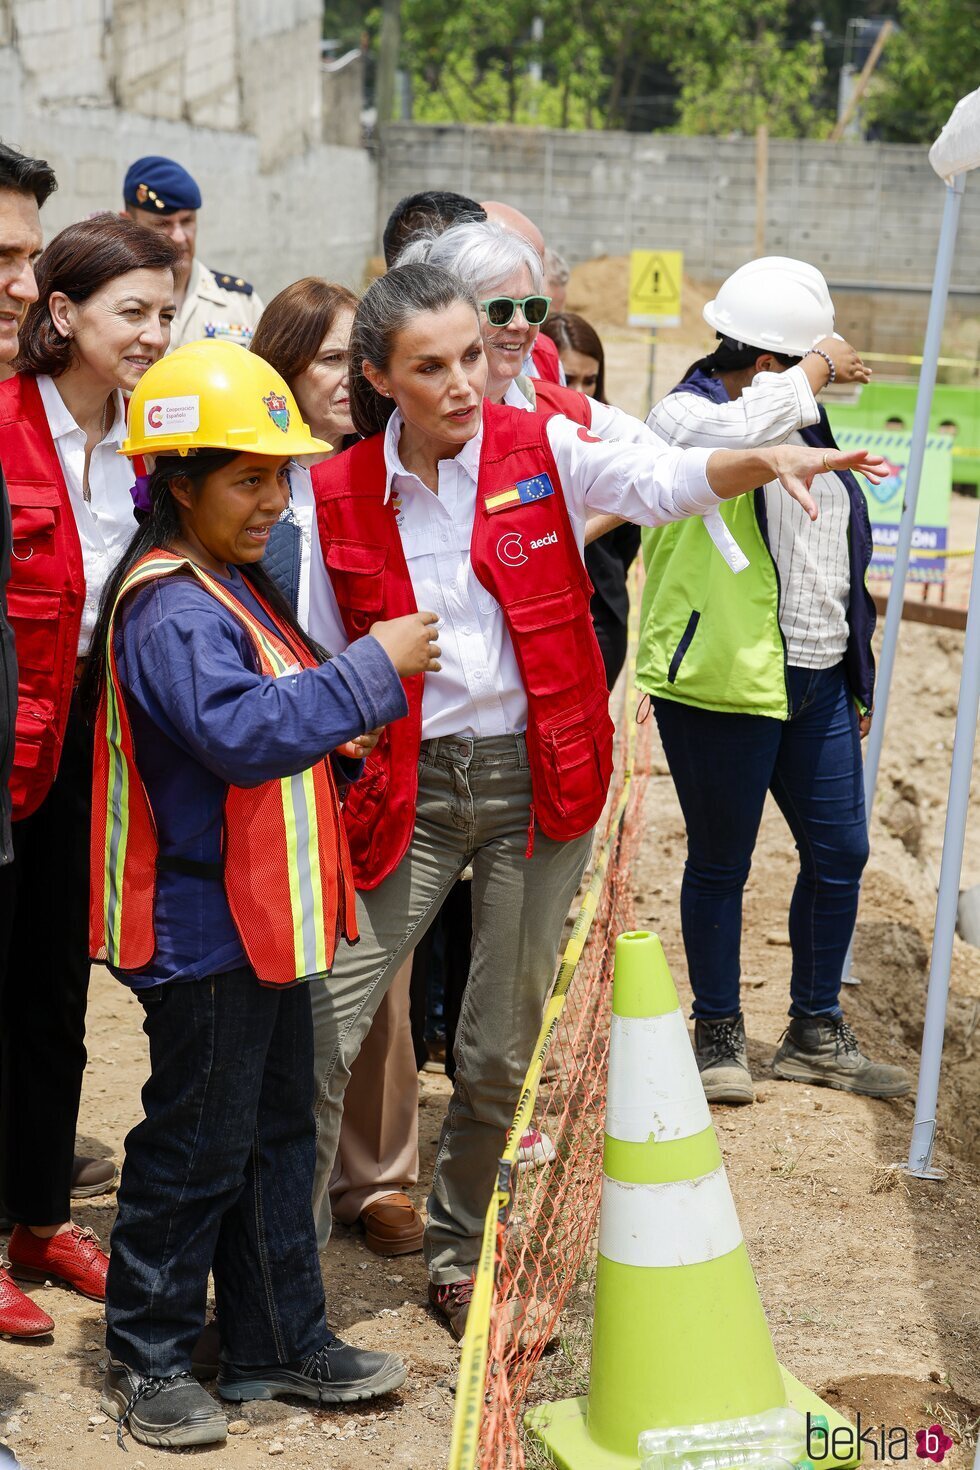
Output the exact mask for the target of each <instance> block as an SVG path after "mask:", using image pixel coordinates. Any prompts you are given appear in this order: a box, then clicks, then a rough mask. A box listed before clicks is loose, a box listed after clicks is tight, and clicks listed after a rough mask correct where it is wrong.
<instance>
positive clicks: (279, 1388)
mask: <svg viewBox="0 0 980 1470" xmlns="http://www.w3.org/2000/svg"><path fill="white" fill-rule="evenodd" d="M407 1376H408V1369H407V1368H406V1367H405V1364H404V1363H403V1362H402V1360H401V1358H396V1357H395V1355H394V1353H369V1352H367V1351H366V1350H365V1349H364V1348H356V1347H351V1345H350V1343H347V1342H341V1340H340V1338H339V1337H334V1338H332V1339H331V1341H330V1342H328V1343H327V1344H326V1345H325V1346H324V1347H322V1348H320V1349H319V1350H318V1351H317V1352H315V1353H311V1354H310V1356H309V1357H308V1358H307V1359H306V1360H305V1362H302V1363H281V1364H274V1365H273V1366H272V1367H270V1368H236V1367H235V1365H234V1363H222V1365H221V1371H220V1372H219V1374H218V1392H219V1394H220V1395H221V1397H222V1398H223V1399H229V1400H230V1401H231V1402H232V1403H241V1402H242V1401H243V1400H244V1399H282V1398H289V1397H291V1396H295V1397H296V1398H301V1399H312V1400H313V1401H314V1402H315V1403H317V1404H349V1403H354V1402H355V1401H356V1400H357V1399H374V1398H378V1397H379V1395H381V1394H383V1393H391V1391H392V1390H393V1389H395V1388H401V1386H402V1384H403V1383H404V1382H405V1379H406V1378H407Z"/></svg>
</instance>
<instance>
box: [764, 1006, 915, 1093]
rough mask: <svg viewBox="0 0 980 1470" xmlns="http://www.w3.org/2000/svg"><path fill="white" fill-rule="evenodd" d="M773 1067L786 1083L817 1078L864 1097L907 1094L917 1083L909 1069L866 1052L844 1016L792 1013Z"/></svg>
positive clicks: (827, 1085) (773, 1061)
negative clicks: (873, 1056)
mask: <svg viewBox="0 0 980 1470" xmlns="http://www.w3.org/2000/svg"><path fill="white" fill-rule="evenodd" d="M772 1070H773V1072H774V1073H775V1074H776V1076H777V1077H782V1078H784V1079H785V1080H786V1081H787V1082H815V1083H816V1084H817V1085H818V1086H823V1087H836V1088H838V1090H839V1091H841V1092H856V1093H859V1094H860V1096H861V1097H904V1096H905V1094H906V1093H907V1092H908V1090H909V1088H910V1087H911V1086H912V1079H911V1078H910V1077H909V1074H908V1073H907V1072H906V1071H905V1070H904V1068H902V1067H891V1066H889V1065H888V1064H887V1063H885V1062H873V1061H872V1060H871V1058H870V1057H866V1056H865V1055H864V1053H863V1052H862V1050H861V1047H860V1044H859V1042H858V1039H857V1037H856V1036H855V1035H854V1032H853V1031H852V1030H851V1028H850V1026H848V1024H847V1022H846V1021H845V1020H844V1017H843V1016H793V1018H792V1019H791V1021H790V1023H789V1025H788V1026H787V1028H786V1030H785V1031H784V1032H783V1034H782V1037H781V1038H780V1042H779V1049H778V1051H777V1052H776V1055H775V1056H774V1057H773V1060H772Z"/></svg>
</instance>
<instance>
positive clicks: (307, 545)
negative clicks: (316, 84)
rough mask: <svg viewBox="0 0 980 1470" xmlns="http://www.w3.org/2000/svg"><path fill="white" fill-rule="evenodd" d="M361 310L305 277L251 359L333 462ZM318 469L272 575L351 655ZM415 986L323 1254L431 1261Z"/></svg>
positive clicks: (293, 501)
mask: <svg viewBox="0 0 980 1470" xmlns="http://www.w3.org/2000/svg"><path fill="white" fill-rule="evenodd" d="M474 207H475V206H474ZM356 309H357V297H356V296H354V295H353V294H352V293H351V292H350V291H348V290H346V289H345V288H344V287H343V286H337V285H333V284H332V283H330V282H328V281H324V280H320V279H318V278H317V277H315V276H307V277H306V278H305V279H303V280H301V281H294V282H293V284H292V285H291V286H287V287H286V288H285V290H283V291H280V292H279V295H278V296H275V297H273V299H272V300H271V301H270V302H269V304H268V306H267V307H266V308H265V311H264V312H263V313H262V320H261V321H260V322H259V325H258V327H257V328H256V330H255V336H254V338H253V340H252V345H251V351H252V352H255V353H256V354H257V355H258V356H259V357H262V358H264V359H265V361H266V362H268V363H270V364H271V365H272V366H273V367H274V368H275V369H276V371H277V372H279V373H281V374H282V376H283V377H284V378H285V380H286V382H287V383H288V384H289V386H290V388H291V389H292V390H293V393H294V394H295V395H296V401H297V403H298V404H299V407H300V412H301V413H302V415H303V418H304V419H305V421H306V422H307V423H308V424H309V425H310V427H311V429H312V430H313V433H314V434H316V435H317V437H318V438H320V439H327V440H329V441H330V443H331V444H333V445H334V446H335V449H334V453H340V452H342V450H343V449H344V448H345V446H349V445H350V444H352V443H354V442H355V441H356V438H357V436H356V434H355V433H354V425H353V423H352V422H351V417H350V388H349V384H348V356H349V352H350V334H351V328H352V327H353V325H354V312H355V310H356ZM326 457H327V456H325V455H319V456H317V457H316V458H317V459H318V460H320V459H324V458H326ZM311 464H312V461H310V460H307V461H306V462H305V463H302V464H301V463H298V462H297V461H295V460H294V461H293V463H292V464H291V465H290V467H289V511H288V514H287V516H286V517H284V518H283V520H281V521H280V522H279V524H278V525H277V526H276V528H275V530H274V531H273V533H272V535H271V536H270V538H269V548H268V550H267V552H266V554H265V559H264V562H263V570H264V571H266V572H268V573H269V575H270V576H271V577H272V578H273V580H274V581H275V582H276V584H277V586H278V587H279V588H280V590H281V591H282V592H283V594H284V595H285V596H286V597H287V598H288V600H289V603H290V606H291V607H292V608H293V610H294V612H295V613H296V616H297V619H298V621H299V623H300V625H301V626H302V627H303V628H305V629H306V631H307V632H308V633H309V634H310V635H311V636H312V637H313V638H315V639H316V641H317V642H318V643H319V644H321V645H322V646H323V647H324V648H334V647H341V648H342V647H343V646H344V644H345V643H346V642H347V638H346V634H345V632H344V626H343V624H342V623H341V621H340V614H339V612H338V611H337V603H336V599H335V597H334V595H333V589H332V587H331V584H330V578H329V577H328V576H327V569H326V565H325V563H324V560H323V552H322V549H321V546H320V541H319V537H318V536H317V534H316V523H315V522H316V512H315V506H314V500H313V485H312V482H311V478H310V469H311ZM411 978H412V963H411V959H409V960H406V962H405V964H404V965H403V966H402V969H401V971H400V972H399V974H398V976H397V977H396V978H395V980H394V982H393V983H392V986H391V989H390V990H389V991H388V993H387V995H386V996H385V998H384V1000H383V1001H382V1002H381V1005H380V1006H379V1008H378V1011H377V1013H376V1015H375V1018H374V1022H373V1024H372V1026H371V1030H370V1032H369V1033H368V1036H367V1037H366V1039H365V1042H364V1045H363V1046H362V1048H361V1051H360V1053H359V1055H358V1058H357V1062H356V1064H355V1066H354V1070H353V1074H352V1076H351V1081H350V1085H349V1086H348V1088H347V1095H346V1100H345V1104H344V1121H343V1126H342V1128H341V1133H340V1142H339V1144H338V1147H337V1158H336V1161H334V1160H332V1159H331V1160H325V1161H324V1163H323V1168H322V1169H321V1170H320V1178H321V1182H322V1185H323V1195H322V1197H321V1198H315V1199H314V1212H315V1213H316V1214H317V1217H318V1225H319V1231H320V1243H321V1246H323V1245H325V1244H326V1242H327V1238H328V1235H329V1230H330V1224H331V1219H336V1220H340V1221H341V1222H342V1223H343V1224H345V1225H351V1226H353V1225H357V1224H358V1223H359V1224H360V1225H361V1226H362V1227H363V1230H364V1240H365V1244H366V1245H367V1247H368V1249H369V1250H372V1251H376V1252H377V1253H378V1254H379V1255H409V1254H412V1253H414V1252H416V1251H420V1250H421V1249H422V1229H423V1222H422V1216H421V1215H420V1214H419V1212H418V1210H417V1209H416V1208H415V1206H414V1204H413V1203H412V1201H411V1199H410V1197H409V1195H408V1190H409V1189H411V1188H412V1187H413V1186H414V1185H415V1184H416V1183H417V1182H418V1177H419V1107H418V1072H417V1069H416V1059H415V1048H414V1046H413V1043H412V1032H411V1022H410V1012H409V985H410V982H411ZM331 1169H332V1172H331ZM328 1184H329V1198H328V1197H327V1194H326V1191H327V1186H328Z"/></svg>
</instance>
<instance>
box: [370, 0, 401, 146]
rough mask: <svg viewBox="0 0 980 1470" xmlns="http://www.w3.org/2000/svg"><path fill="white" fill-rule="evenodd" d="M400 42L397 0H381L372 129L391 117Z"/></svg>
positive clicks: (399, 15)
mask: <svg viewBox="0 0 980 1470" xmlns="http://www.w3.org/2000/svg"><path fill="white" fill-rule="evenodd" d="M400 46H401V0H382V3H381V34H380V37H379V39H378V75H377V81H376V82H375V105H376V107H377V113H378V120H377V125H376V133H377V136H378V138H379V140H380V138H381V129H382V128H383V127H385V126H386V124H388V123H390V122H392V121H393V119H394V117H395V113H396V110H397V108H396V105H395V92H396V90H397V81H398V51H399V47H400Z"/></svg>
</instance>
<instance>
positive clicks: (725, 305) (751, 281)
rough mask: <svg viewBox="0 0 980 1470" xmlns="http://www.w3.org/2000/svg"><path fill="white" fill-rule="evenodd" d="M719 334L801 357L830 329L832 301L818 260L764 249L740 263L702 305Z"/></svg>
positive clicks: (786, 354)
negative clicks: (815, 263) (811, 261)
mask: <svg viewBox="0 0 980 1470" xmlns="http://www.w3.org/2000/svg"><path fill="white" fill-rule="evenodd" d="M704 319H705V321H706V322H707V323H708V325H709V326H710V327H714V329H715V331H716V332H720V333H721V335H722V336H723V337H730V338H731V339H732V340H733V341H735V342H743V343H744V344H745V345H746V346H747V347H758V348H760V350H762V351H766V350H768V351H770V352H778V353H780V354H782V355H783V356H785V357H802V356H803V354H804V353H805V352H809V351H810V348H811V347H813V346H815V345H816V343H817V342H819V341H820V340H821V338H823V337H831V336H833V332H834V303H833V302H832V301H831V299H830V292H829V290H828V289H827V282H826V281H825V280H824V278H823V276H822V275H821V273H820V272H819V271H818V270H817V268H816V266H813V265H808V264H807V262H806V261H805V260H792V259H790V258H789V257H788V256H784V255H764V256H762V257H761V258H760V259H759V260H750V261H749V262H748V264H747V265H743V266H740V267H739V269H738V270H737V271H735V272H734V273H733V274H732V275H730V276H729V277H728V280H727V281H725V282H723V284H722V285H721V286H720V287H719V288H718V295H717V296H716V297H715V299H714V300H713V301H709V302H708V304H707V305H706V306H705V308H704Z"/></svg>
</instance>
